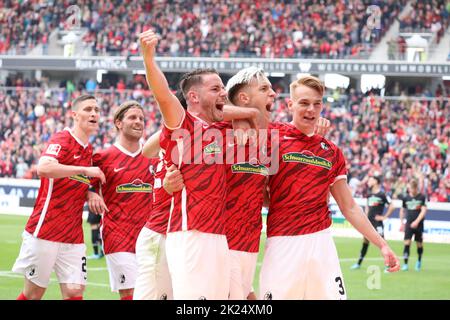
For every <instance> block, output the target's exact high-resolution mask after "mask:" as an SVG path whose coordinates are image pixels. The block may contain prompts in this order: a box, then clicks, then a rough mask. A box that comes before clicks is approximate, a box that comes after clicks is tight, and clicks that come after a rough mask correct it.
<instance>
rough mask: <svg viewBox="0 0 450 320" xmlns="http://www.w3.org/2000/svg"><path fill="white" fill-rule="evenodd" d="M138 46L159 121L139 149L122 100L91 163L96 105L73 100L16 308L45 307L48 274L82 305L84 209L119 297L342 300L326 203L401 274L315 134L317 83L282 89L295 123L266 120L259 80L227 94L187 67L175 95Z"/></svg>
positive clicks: (252, 72)
mask: <svg viewBox="0 0 450 320" xmlns="http://www.w3.org/2000/svg"><path fill="white" fill-rule="evenodd" d="M139 40H140V45H141V51H142V55H143V59H144V65H145V69H146V75H147V81H148V84H149V87H150V88H151V92H152V94H153V95H154V98H155V99H156V101H157V103H158V105H159V109H160V112H161V115H162V118H163V121H164V124H163V126H162V128H161V130H160V131H158V132H157V133H155V134H154V135H153V136H152V137H150V138H149V139H148V141H147V142H146V143H145V144H144V145H142V143H141V141H142V138H143V132H144V120H145V119H144V112H143V109H144V108H145V106H141V105H140V104H139V103H138V102H137V101H124V102H123V103H122V104H121V105H120V106H119V107H118V108H117V110H116V111H115V113H114V120H113V121H114V125H115V127H116V129H117V139H116V142H115V143H114V145H112V146H111V147H109V148H107V149H105V150H102V151H100V152H98V153H96V154H93V151H92V147H91V146H90V144H89V143H88V140H89V136H91V135H95V134H96V132H97V130H98V128H99V107H98V105H97V101H96V100H95V97H94V96H91V95H82V96H80V97H78V98H77V99H75V100H74V101H73V102H72V106H71V112H72V116H73V120H74V122H73V128H70V129H69V128H66V129H65V130H64V131H62V132H58V133H56V134H55V135H54V136H53V137H52V138H51V139H50V141H49V144H48V146H47V148H46V150H45V151H44V152H43V154H42V156H41V158H40V161H39V165H38V173H39V175H40V177H41V187H40V189H39V195H38V198H37V201H36V205H35V208H34V210H33V213H32V215H31V217H30V219H29V221H28V223H27V225H26V228H25V230H24V232H23V242H22V247H21V249H20V253H19V256H18V258H17V260H16V262H15V264H14V266H13V271H15V272H18V273H20V274H23V275H24V277H25V283H24V288H23V291H22V293H20V295H19V297H18V299H21V300H27V299H41V298H42V296H43V295H44V293H45V290H46V288H47V286H48V284H49V279H50V274H51V273H52V271H55V273H56V276H57V278H58V281H59V283H60V287H61V293H62V297H63V299H71V300H75V299H78V300H79V299H82V298H83V292H84V289H85V285H86V281H87V266H86V247H85V245H84V239H83V230H82V211H83V206H84V203H85V202H88V205H89V209H90V210H91V211H92V212H94V213H96V214H100V215H102V227H101V235H102V240H103V246H104V252H105V255H106V261H107V266H108V271H109V279H110V285H111V290H113V291H115V292H118V293H119V295H120V298H121V299H124V300H130V299H135V300H149V299H152V300H158V299H163V300H165V299H176V300H193V299H207V300H228V299H231V300H244V299H257V298H258V299H278V300H279V299H346V298H347V291H346V288H345V284H344V279H343V276H342V272H341V268H340V265H339V259H338V256H337V251H336V248H335V245H334V242H333V239H332V236H331V230H330V227H331V222H332V221H331V217H330V211H329V208H328V200H329V195H330V193H331V195H332V196H333V198H334V199H335V200H336V202H337V204H338V206H339V208H340V210H341V211H342V213H343V215H344V216H345V218H346V219H347V221H349V222H350V223H351V224H352V225H353V226H354V227H355V228H356V229H357V230H358V231H359V232H360V233H361V234H362V235H363V236H364V238H365V239H366V240H365V241H367V243H369V242H371V243H372V244H374V245H375V246H377V247H378V248H379V250H380V253H381V255H382V256H383V258H384V262H385V265H386V270H387V271H388V272H395V271H398V270H399V268H400V266H399V261H398V259H397V257H396V256H395V254H394V253H393V251H392V250H391V249H390V247H389V246H388V244H387V242H386V241H385V240H384V239H383V237H382V236H381V235H380V234H379V232H377V230H375V228H374V227H373V226H372V223H371V221H370V220H369V219H368V218H367V216H366V215H365V214H364V213H363V211H362V209H361V208H360V207H359V206H358V205H357V204H356V202H355V200H354V199H353V197H352V193H351V191H350V188H349V186H348V184H347V178H346V175H347V171H346V164H345V159H344V155H343V153H342V151H341V150H340V149H339V147H338V146H336V145H334V144H333V143H332V142H331V141H329V140H327V139H326V138H325V137H324V136H325V135H326V132H327V130H328V127H329V121H327V120H326V119H322V118H320V114H321V111H322V109H323V104H322V100H323V95H324V86H323V84H322V83H321V81H320V80H319V79H317V78H315V77H313V76H305V77H302V78H300V79H298V80H296V81H294V82H293V83H291V85H290V99H289V103H288V107H289V110H290V112H291V113H292V117H293V120H292V122H290V123H279V122H271V121H270V118H271V117H270V112H271V108H272V105H273V103H274V99H275V96H276V94H275V92H274V90H273V89H272V85H271V83H270V81H269V79H268V78H267V77H266V76H265V73H264V71H263V70H262V69H260V68H258V67H248V68H245V69H243V70H241V71H239V72H238V73H237V74H236V75H234V76H233V77H232V78H231V79H230V80H229V81H228V83H227V84H226V86H225V85H224V84H223V83H222V80H221V78H220V76H219V74H218V73H217V71H216V70H214V69H196V70H193V71H191V72H188V73H186V74H185V75H183V77H182V79H181V80H180V83H179V88H178V89H179V91H180V94H179V95H175V94H174V93H173V91H172V90H171V89H170V88H169V85H168V82H167V80H166V78H165V76H164V74H163V73H162V71H161V70H160V69H159V67H158V65H157V63H156V61H155V48H156V47H157V45H158V41H159V36H158V35H156V34H155V33H154V32H153V31H152V30H148V31H146V32H143V33H142V34H141V35H140V38H139ZM263 206H266V207H268V208H269V211H268V212H269V213H268V218H267V240H266V247H265V250H264V256H263V263H262V267H261V272H260V280H259V288H260V289H259V296H257V294H256V293H255V292H254V290H253V279H254V275H255V269H256V264H257V258H258V251H259V246H260V236H261V230H262V217H261V210H262V207H263Z"/></svg>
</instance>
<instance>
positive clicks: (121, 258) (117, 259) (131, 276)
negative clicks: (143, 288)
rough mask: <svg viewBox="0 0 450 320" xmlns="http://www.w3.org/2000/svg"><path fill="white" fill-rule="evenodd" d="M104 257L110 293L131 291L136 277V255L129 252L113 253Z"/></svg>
mask: <svg viewBox="0 0 450 320" xmlns="http://www.w3.org/2000/svg"><path fill="white" fill-rule="evenodd" d="M105 257H106V265H107V266H108V272H109V284H110V286H111V291H112V292H118V291H119V290H126V289H133V288H134V284H135V282H136V277H137V262H136V255H135V254H134V253H131V252H115V253H110V254H107V255H105Z"/></svg>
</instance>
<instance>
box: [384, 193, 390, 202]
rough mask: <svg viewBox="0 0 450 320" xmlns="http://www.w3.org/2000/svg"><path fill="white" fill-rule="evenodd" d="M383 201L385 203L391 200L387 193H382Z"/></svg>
mask: <svg viewBox="0 0 450 320" xmlns="http://www.w3.org/2000/svg"><path fill="white" fill-rule="evenodd" d="M384 202H386V203H387V204H391V202H392V199H391V197H389V196H388V195H386V194H384Z"/></svg>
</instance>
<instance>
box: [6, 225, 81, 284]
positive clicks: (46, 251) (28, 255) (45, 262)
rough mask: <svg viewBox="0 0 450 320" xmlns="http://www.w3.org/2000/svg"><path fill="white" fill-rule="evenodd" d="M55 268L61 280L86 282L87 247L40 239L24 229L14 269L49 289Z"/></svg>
mask: <svg viewBox="0 0 450 320" xmlns="http://www.w3.org/2000/svg"><path fill="white" fill-rule="evenodd" d="M53 270H54V271H55V273H56V277H57V278H58V281H59V283H72V284H79V285H83V286H85V285H86V280H87V272H86V246H85V244H84V243H76V244H71V243H62V242H54V241H48V240H43V239H39V238H36V237H34V236H32V235H31V234H29V233H28V232H27V231H24V232H23V234H22V246H21V248H20V253H19V256H18V258H17V260H16V262H15V263H14V266H13V268H12V271H13V272H16V273H20V274H23V275H24V276H25V278H27V279H28V280H30V281H31V282H33V283H34V284H36V285H37V286H39V287H42V288H47V287H48V283H49V282H50V275H51V273H52V271H53Z"/></svg>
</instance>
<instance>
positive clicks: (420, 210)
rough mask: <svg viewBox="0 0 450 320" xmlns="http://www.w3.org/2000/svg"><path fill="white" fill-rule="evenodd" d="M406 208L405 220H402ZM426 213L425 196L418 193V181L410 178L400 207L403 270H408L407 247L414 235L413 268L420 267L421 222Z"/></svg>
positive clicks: (421, 251) (417, 268)
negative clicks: (414, 252)
mask: <svg viewBox="0 0 450 320" xmlns="http://www.w3.org/2000/svg"><path fill="white" fill-rule="evenodd" d="M405 210H406V221H405V220H404V217H405ZM426 213H427V206H426V200H425V196H424V195H423V194H421V193H419V188H418V182H417V180H416V179H411V180H410V182H409V184H408V194H407V195H405V196H404V197H403V198H402V207H401V208H400V222H401V223H402V226H401V230H404V231H405V238H404V240H405V247H404V249H403V259H404V262H405V263H404V265H403V266H402V270H403V271H408V269H409V268H408V259H409V248H410V246H411V239H412V237H413V236H414V240H415V241H416V246H417V255H418V258H417V262H416V266H415V269H416V271H420V269H421V268H422V254H423V222H424V220H425V215H426Z"/></svg>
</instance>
